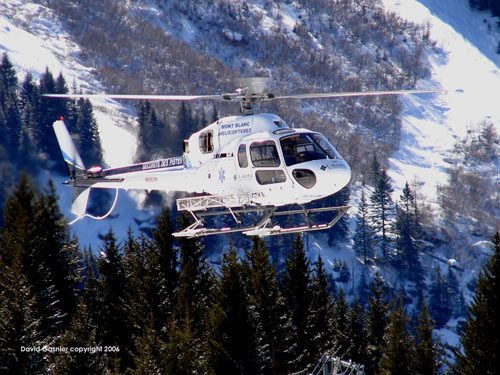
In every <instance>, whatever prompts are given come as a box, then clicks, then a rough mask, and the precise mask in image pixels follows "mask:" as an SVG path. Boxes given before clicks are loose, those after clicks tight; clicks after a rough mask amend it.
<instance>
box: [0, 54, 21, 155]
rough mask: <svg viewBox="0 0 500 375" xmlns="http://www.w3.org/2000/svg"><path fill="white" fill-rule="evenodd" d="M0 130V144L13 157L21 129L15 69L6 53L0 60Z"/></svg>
mask: <svg viewBox="0 0 500 375" xmlns="http://www.w3.org/2000/svg"><path fill="white" fill-rule="evenodd" d="M2 127H3V128H4V129H2ZM0 130H1V131H2V137H0V145H3V146H4V147H5V148H6V149H7V151H8V152H9V154H10V156H11V157H12V156H14V157H13V159H15V156H16V154H17V149H18V145H19V135H20V131H21V115H20V112H19V99H18V95H17V77H16V71H15V69H14V66H13V65H12V63H11V62H10V60H9V57H8V56H7V53H4V54H3V55H2V59H1V61H0Z"/></svg>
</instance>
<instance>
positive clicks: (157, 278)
mask: <svg viewBox="0 0 500 375" xmlns="http://www.w3.org/2000/svg"><path fill="white" fill-rule="evenodd" d="M173 231H174V228H173V223H172V219H171V215H170V210H169V209H168V208H165V209H164V210H163V211H162V213H161V214H160V215H159V216H158V218H157V224H156V228H155V229H154V230H153V231H152V236H153V238H152V241H151V242H150V243H149V246H150V249H149V251H148V254H147V258H148V259H147V262H148V275H149V278H150V279H151V286H150V288H151V290H150V293H151V295H150V297H149V300H150V304H151V308H152V314H153V323H154V329H155V330H156V331H157V332H161V331H162V328H163V327H164V324H165V321H167V320H168V319H169V318H170V317H171V315H172V313H173V311H174V308H175V300H176V290H177V286H178V281H179V271H178V266H179V259H178V258H179V249H178V247H176V246H174V243H173V241H174V237H173V236H172V233H173ZM162 338H163V339H164V340H166V339H167V338H166V336H163V337H162Z"/></svg>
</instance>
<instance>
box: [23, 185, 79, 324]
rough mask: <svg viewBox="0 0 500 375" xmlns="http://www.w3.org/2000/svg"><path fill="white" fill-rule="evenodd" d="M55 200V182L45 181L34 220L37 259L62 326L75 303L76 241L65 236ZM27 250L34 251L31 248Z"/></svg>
mask: <svg viewBox="0 0 500 375" xmlns="http://www.w3.org/2000/svg"><path fill="white" fill-rule="evenodd" d="M57 200H58V197H57V195H56V190H55V186H54V184H53V182H52V181H49V183H48V187H47V189H46V191H45V192H44V194H41V195H40V197H39V199H38V202H37V209H38V211H39V214H38V215H37V216H36V221H35V223H36V227H37V234H38V238H37V239H38V241H40V242H39V246H40V249H39V250H38V251H39V259H38V262H39V263H40V264H43V266H44V268H45V269H46V272H47V277H48V278H50V280H51V284H52V285H53V286H54V296H55V299H56V301H57V305H58V308H59V310H60V312H61V314H62V322H61V324H62V329H64V327H65V326H66V325H67V324H68V323H69V321H70V320H71V316H72V314H73V312H74V311H75V308H76V305H77V287H78V285H79V284H80V282H81V277H80V274H81V268H80V257H79V254H80V250H79V248H78V243H77V241H76V239H71V238H69V235H68V228H67V224H66V221H65V219H64V216H63V214H62V212H61V210H60V209H59V205H58V203H57ZM42 238H43V242H42V241H41V239H42ZM42 244H43V246H42ZM31 251H32V252H34V251H35V249H31Z"/></svg>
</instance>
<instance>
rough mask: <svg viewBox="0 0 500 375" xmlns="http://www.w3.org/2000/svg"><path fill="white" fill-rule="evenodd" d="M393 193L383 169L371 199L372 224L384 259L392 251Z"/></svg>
mask: <svg viewBox="0 0 500 375" xmlns="http://www.w3.org/2000/svg"><path fill="white" fill-rule="evenodd" d="M392 192H393V188H392V184H391V181H390V178H389V175H388V174H387V171H386V170H385V169H381V171H380V174H379V176H378V179H377V180H376V185H375V189H374V191H373V193H372V195H371V197H370V202H371V208H372V210H371V215H370V222H371V225H372V227H373V228H374V229H375V230H376V233H377V234H378V236H379V240H378V242H379V244H380V250H381V251H382V256H383V257H384V258H386V257H387V255H388V252H389V250H390V249H391V238H390V236H389V232H390V227H391V222H392V219H393V216H394V203H393V201H392V198H391V194H392Z"/></svg>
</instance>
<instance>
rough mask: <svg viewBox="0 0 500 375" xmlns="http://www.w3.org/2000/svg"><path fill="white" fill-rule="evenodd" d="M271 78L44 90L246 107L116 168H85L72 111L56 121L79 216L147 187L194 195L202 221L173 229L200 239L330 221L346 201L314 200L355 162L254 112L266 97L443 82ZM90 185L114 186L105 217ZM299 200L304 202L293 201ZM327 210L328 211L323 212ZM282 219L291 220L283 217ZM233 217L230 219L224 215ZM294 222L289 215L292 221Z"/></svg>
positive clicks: (191, 208) (344, 179) (311, 135)
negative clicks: (347, 84)
mask: <svg viewBox="0 0 500 375" xmlns="http://www.w3.org/2000/svg"><path fill="white" fill-rule="evenodd" d="M267 81H268V79H267V78H262V77H252V78H246V79H241V80H240V85H241V86H242V88H239V89H237V90H236V91H235V92H233V93H224V94H218V95H109V94H45V95H44V96H46V97H53V98H85V99H92V98H108V99H125V100H131V99H132V100H137V99H139V100H174V101H192V100H218V101H225V102H237V103H239V104H240V112H241V114H240V115H235V116H229V117H224V118H221V119H219V120H217V121H215V122H214V123H212V124H210V125H208V126H206V127H204V128H203V129H201V130H199V131H197V132H195V133H193V134H192V135H191V136H190V137H189V138H188V139H187V140H184V143H183V146H184V147H183V150H184V152H183V155H182V156H177V157H169V158H164V159H159V160H152V161H146V162H142V163H137V164H133V165H127V166H122V167H117V168H106V169H105V168H102V167H100V166H97V167H91V168H88V169H87V168H86V167H85V164H84V162H83V161H82V159H81V157H80V156H79V154H78V151H77V149H76V147H75V145H74V143H73V141H72V138H71V135H70V134H69V132H68V130H67V128H66V125H65V123H64V119H63V118H61V119H60V120H57V121H55V122H54V124H53V128H54V132H55V134H56V138H57V141H58V143H59V147H60V149H61V153H62V156H63V159H64V161H65V163H66V165H67V167H68V172H69V176H70V180H68V181H66V182H65V184H67V185H70V186H72V188H73V197H72V206H71V212H72V213H73V214H74V215H76V218H75V219H74V220H73V221H72V222H71V223H74V222H76V221H78V220H81V219H83V218H84V217H90V218H93V219H104V218H106V217H108V216H109V215H110V214H111V212H112V211H113V209H114V208H115V206H116V203H117V198H118V190H119V189H124V190H130V189H139V190H146V191H148V192H151V191H155V190H158V191H164V192H174V191H175V192H184V193H189V194H194V196H189V197H186V198H178V199H177V200H176V205H177V210H178V211H186V212H189V213H190V214H191V216H192V217H193V219H194V222H193V223H192V224H191V225H189V226H188V227H186V228H184V229H182V230H180V231H179V232H177V233H174V236H176V237H189V238H191V237H199V236H206V235H214V234H223V233H234V232H242V233H243V234H246V235H249V236H254V235H257V236H260V237H264V236H272V235H280V234H286V233H298V232H307V231H316V230H323V229H328V228H331V227H332V226H333V225H335V224H336V223H337V222H338V221H339V220H340V219H341V218H342V216H343V215H344V214H345V213H346V212H347V210H348V209H349V207H348V206H336V207H316V208H307V207H306V204H308V203H310V202H313V201H316V200H319V199H322V198H325V197H327V196H330V195H333V194H335V193H337V192H339V191H340V190H342V189H343V188H344V187H345V186H346V185H348V184H349V182H350V180H351V169H350V166H349V165H348V164H347V162H346V161H345V160H344V159H343V158H342V156H341V155H340V154H339V152H338V151H337V150H336V149H335V147H334V146H333V145H332V144H331V143H330V141H329V140H328V139H327V138H326V137H325V136H324V135H323V134H321V133H319V132H317V131H313V130H308V129H305V128H295V127H290V126H288V124H287V123H286V122H285V121H284V120H283V119H282V118H281V117H279V116H277V115H275V114H271V113H256V111H255V109H256V107H260V104H261V103H263V102H268V101H271V100H282V99H316V98H333V97H354V96H372V95H406V94H421V93H436V92H441V91H442V90H393V91H364V92H344V93H306V94H291V95H276V94H273V93H269V92H266V91H264V89H265V86H266V83H267ZM91 189H115V199H114V202H113V204H112V206H111V208H110V210H109V211H108V212H107V213H106V214H105V215H103V216H100V217H95V216H92V215H90V214H89V213H87V203H88V200H89V194H90V190H91ZM290 206H292V207H295V206H298V208H297V209H289V207H290ZM319 213H323V216H324V213H330V214H331V215H332V217H331V218H330V220H324V219H323V221H322V222H319V223H318V222H316V221H315V220H314V217H315V214H319ZM297 215H300V216H302V218H303V220H302V223H301V224H291V225H288V226H286V225H285V226H284V227H283V224H280V223H277V222H276V221H277V218H278V217H280V216H287V217H296V216H297ZM214 216H227V217H230V218H232V219H231V220H229V221H230V222H231V223H232V224H230V225H227V226H219V227H217V226H212V225H207V223H209V221H210V220H208V218H210V217H214ZM323 216H322V217H323ZM282 221H283V220H282ZM226 222H227V220H226ZM288 222H290V220H288Z"/></svg>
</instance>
